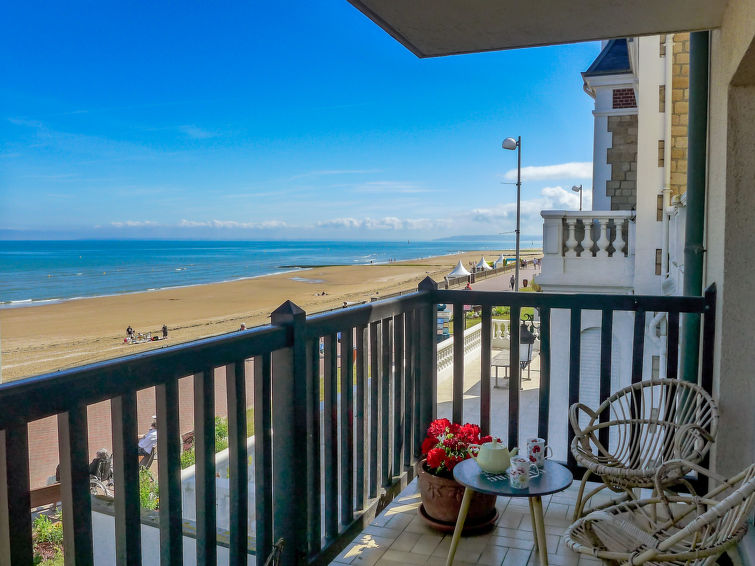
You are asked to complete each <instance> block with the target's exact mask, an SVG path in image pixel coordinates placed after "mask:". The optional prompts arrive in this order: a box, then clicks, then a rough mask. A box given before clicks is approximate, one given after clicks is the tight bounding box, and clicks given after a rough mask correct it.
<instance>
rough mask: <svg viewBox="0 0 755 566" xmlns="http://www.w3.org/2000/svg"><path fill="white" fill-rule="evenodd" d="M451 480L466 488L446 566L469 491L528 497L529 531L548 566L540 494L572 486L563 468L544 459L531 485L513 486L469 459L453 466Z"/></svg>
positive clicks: (448, 564) (453, 551) (464, 514)
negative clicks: (484, 470)
mask: <svg viewBox="0 0 755 566" xmlns="http://www.w3.org/2000/svg"><path fill="white" fill-rule="evenodd" d="M454 479H455V480H456V481H457V482H459V483H460V484H461V485H463V486H464V487H465V489H464V497H463V498H462V500H461V508H460V509H459V517H458V518H457V519H456V527H455V528H454V535H453V538H452V539H451V548H449V549H448V558H447V560H446V566H451V564H453V561H454V555H455V554H456V547H457V546H458V545H459V538H460V537H461V531H462V529H463V528H464V521H465V520H466V518H467V511H468V510H469V502H470V501H471V500H472V493H473V492H475V491H479V492H480V493H489V494H491V495H503V496H504V497H527V498H529V503H530V519H531V520H532V531H533V533H535V547H536V548H537V549H538V551H539V552H540V564H542V566H548V549H547V547H546V544H545V521H544V519H543V502H542V499H541V497H542V496H543V495H550V494H551V493H557V492H559V491H563V490H565V489H566V488H567V487H569V486H570V485H571V483H572V481H573V480H574V478H573V477H572V474H571V472H570V471H569V470H568V469H567V468H566V467H564V466H562V465H561V464H557V463H556V462H552V461H550V460H546V461H545V466H544V467H543V469H541V470H540V475H539V476H537V477H534V478H532V477H531V478H530V485H529V487H528V488H527V489H514V488H513V487H511V484H510V483H509V479H508V477H507V476H504V475H503V474H500V475H495V476H494V475H490V474H486V473H484V472H483V471H482V470H481V469H480V466H478V465H477V462H475V461H474V460H472V459H471V458H470V459H469V460H464V461H463V462H461V463H460V464H457V465H456V467H455V468H454Z"/></svg>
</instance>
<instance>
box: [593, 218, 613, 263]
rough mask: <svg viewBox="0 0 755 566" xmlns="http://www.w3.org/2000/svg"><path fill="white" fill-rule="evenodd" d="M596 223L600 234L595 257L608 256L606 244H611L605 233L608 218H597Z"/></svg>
mask: <svg viewBox="0 0 755 566" xmlns="http://www.w3.org/2000/svg"><path fill="white" fill-rule="evenodd" d="M598 223H599V224H600V236H599V237H598V241H597V244H598V251H597V252H596V254H595V257H608V246H609V245H610V244H611V241H610V240H609V239H608V234H607V229H608V218H599V219H598Z"/></svg>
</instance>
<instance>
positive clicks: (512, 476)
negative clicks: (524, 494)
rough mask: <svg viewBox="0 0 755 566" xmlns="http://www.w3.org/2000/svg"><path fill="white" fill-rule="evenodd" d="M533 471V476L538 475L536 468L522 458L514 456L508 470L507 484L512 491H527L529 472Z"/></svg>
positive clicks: (538, 471)
mask: <svg viewBox="0 0 755 566" xmlns="http://www.w3.org/2000/svg"><path fill="white" fill-rule="evenodd" d="M532 469H534V471H535V473H534V474H533V475H534V476H538V475H539V474H540V470H539V469H538V467H537V466H536V465H535V464H533V463H532V462H530V461H529V460H528V459H527V458H524V457H522V456H514V457H513V458H512V459H511V467H510V468H509V483H510V484H511V487H513V488H514V489H527V488H528V487H529V485H530V470H532Z"/></svg>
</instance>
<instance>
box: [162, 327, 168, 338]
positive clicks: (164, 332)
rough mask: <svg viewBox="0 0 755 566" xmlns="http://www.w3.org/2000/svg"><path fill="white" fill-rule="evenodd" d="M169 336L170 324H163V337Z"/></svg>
mask: <svg viewBox="0 0 755 566" xmlns="http://www.w3.org/2000/svg"><path fill="white" fill-rule="evenodd" d="M167 337H168V325H167V324H163V338H167Z"/></svg>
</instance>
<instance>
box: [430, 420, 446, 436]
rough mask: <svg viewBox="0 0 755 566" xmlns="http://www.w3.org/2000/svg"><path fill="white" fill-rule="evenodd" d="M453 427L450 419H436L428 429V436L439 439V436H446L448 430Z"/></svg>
mask: <svg viewBox="0 0 755 566" xmlns="http://www.w3.org/2000/svg"><path fill="white" fill-rule="evenodd" d="M450 427H451V421H449V420H448V419H435V420H434V421H433V422H431V423H430V426H429V427H427V435H428V436H434V437H435V438H438V437H439V436H441V435H443V434H446V429H448V428H450Z"/></svg>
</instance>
